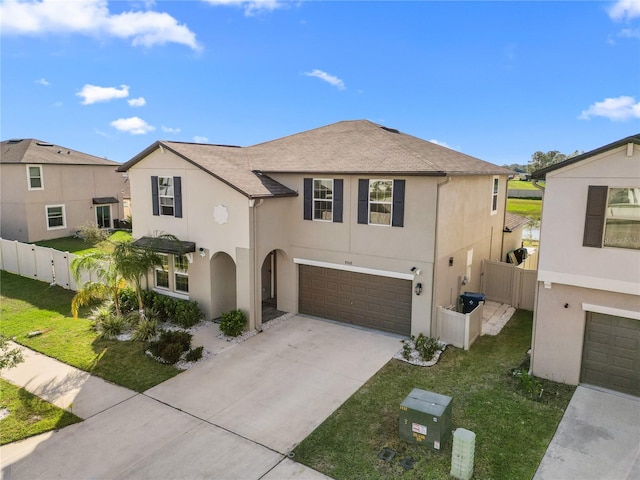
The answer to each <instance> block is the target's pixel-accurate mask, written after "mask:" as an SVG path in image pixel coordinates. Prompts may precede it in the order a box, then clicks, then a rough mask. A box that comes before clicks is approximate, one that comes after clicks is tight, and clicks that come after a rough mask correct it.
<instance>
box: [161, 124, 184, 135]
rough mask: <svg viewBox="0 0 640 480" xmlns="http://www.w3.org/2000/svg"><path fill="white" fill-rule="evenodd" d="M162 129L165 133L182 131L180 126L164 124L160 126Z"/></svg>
mask: <svg viewBox="0 0 640 480" xmlns="http://www.w3.org/2000/svg"><path fill="white" fill-rule="evenodd" d="M160 128H161V129H162V131H163V132H164V133H180V129H179V128H171V127H165V126H164V125H163V126H162V127H160Z"/></svg>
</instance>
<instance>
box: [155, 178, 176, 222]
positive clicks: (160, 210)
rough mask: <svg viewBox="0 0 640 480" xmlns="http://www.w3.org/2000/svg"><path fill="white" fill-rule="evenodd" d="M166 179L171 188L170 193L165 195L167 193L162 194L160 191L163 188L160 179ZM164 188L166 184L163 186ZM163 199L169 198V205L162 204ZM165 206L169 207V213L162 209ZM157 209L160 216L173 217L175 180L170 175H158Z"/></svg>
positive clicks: (174, 210)
mask: <svg viewBox="0 0 640 480" xmlns="http://www.w3.org/2000/svg"><path fill="white" fill-rule="evenodd" d="M163 179H166V180H168V181H169V184H170V185H169V186H170V188H171V195H167V194H163V193H162V189H163V185H162V180H163ZM164 187H165V188H166V187H167V186H164ZM163 199H171V205H170V206H169V205H163V203H162V200H163ZM165 208H170V209H171V213H165V212H164V209H165ZM158 209H159V210H158V211H159V214H160V216H163V217H175V216H176V215H175V213H176V195H175V182H174V179H173V177H171V176H158Z"/></svg>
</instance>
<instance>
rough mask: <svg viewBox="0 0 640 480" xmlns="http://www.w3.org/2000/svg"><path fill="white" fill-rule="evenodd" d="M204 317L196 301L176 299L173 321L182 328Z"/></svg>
mask: <svg viewBox="0 0 640 480" xmlns="http://www.w3.org/2000/svg"><path fill="white" fill-rule="evenodd" d="M203 318H204V313H202V312H201V311H200V308H199V307H198V303H197V302H194V301H189V300H176V303H175V312H174V317H173V319H174V321H175V322H176V323H177V324H178V325H180V326H181V327H184V328H189V327H193V326H194V325H195V324H196V323H198V322H199V321H200V320H202V319H203Z"/></svg>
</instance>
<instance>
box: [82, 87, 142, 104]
mask: <svg viewBox="0 0 640 480" xmlns="http://www.w3.org/2000/svg"><path fill="white" fill-rule="evenodd" d="M76 96H78V97H82V98H83V100H82V104H83V105H91V104H92V103H98V102H108V101H110V100H113V99H114V98H126V97H128V96H129V86H128V85H120V88H119V89H118V88H115V87H98V86H97V85H91V84H88V83H87V84H86V85H85V86H84V87H82V90H80V91H79V92H78V93H76Z"/></svg>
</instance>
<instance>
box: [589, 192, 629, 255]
mask: <svg viewBox="0 0 640 480" xmlns="http://www.w3.org/2000/svg"><path fill="white" fill-rule="evenodd" d="M583 245H584V246H585V247H596V248H601V247H603V246H604V247H614V248H629V249H633V250H640V188H638V187H612V188H609V187H607V186H601V185H591V186H589V192H588V196H587V211H586V218H585V225H584V239H583Z"/></svg>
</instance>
